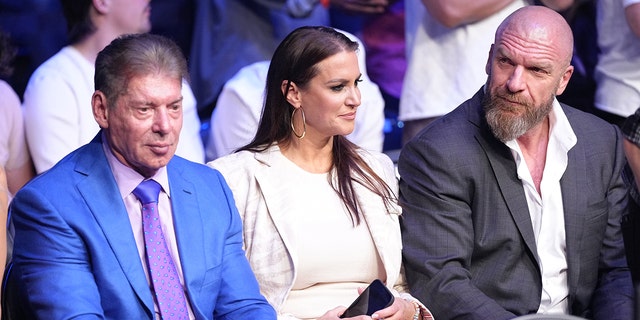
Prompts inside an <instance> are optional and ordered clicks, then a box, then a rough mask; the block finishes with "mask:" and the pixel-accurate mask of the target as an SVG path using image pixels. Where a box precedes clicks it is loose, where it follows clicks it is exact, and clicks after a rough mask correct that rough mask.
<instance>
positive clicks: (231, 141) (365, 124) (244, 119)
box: [206, 31, 384, 160]
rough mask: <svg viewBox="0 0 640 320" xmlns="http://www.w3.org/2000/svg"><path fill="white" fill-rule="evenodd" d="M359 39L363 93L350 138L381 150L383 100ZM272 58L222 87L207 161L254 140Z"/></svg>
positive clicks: (362, 146) (243, 71)
mask: <svg viewBox="0 0 640 320" xmlns="http://www.w3.org/2000/svg"><path fill="white" fill-rule="evenodd" d="M341 32H343V33H344V34H345V35H347V36H348V37H350V38H351V40H353V41H357V42H359V48H360V49H358V52H357V54H358V63H359V66H360V72H361V73H362V82H360V83H359V84H358V87H359V88H360V93H361V96H362V99H361V105H360V106H359V107H358V109H357V113H356V122H355V129H354V130H353V132H352V133H351V134H349V135H348V136H347V138H348V139H349V140H350V141H351V142H353V143H355V144H357V145H358V146H360V147H361V148H363V149H365V150H370V151H378V152H381V151H382V146H383V142H384V131H383V130H384V99H383V98H382V94H381V93H380V89H379V88H378V85H376V84H375V83H373V81H371V79H369V77H368V76H367V70H366V64H365V53H364V45H363V44H362V43H361V42H360V40H358V39H357V38H356V37H355V36H353V35H351V34H349V33H347V32H344V31H341ZM268 70H269V61H259V62H256V63H253V64H250V65H248V66H246V67H244V68H242V69H240V71H238V72H237V73H236V74H235V75H234V76H233V77H232V78H231V79H229V81H227V82H226V83H225V85H224V87H223V88H222V92H221V93H220V96H218V100H217V102H216V106H215V108H214V109H213V113H212V114H211V129H210V131H209V139H208V142H207V147H206V155H207V160H214V159H216V158H218V157H222V156H225V155H227V154H230V153H232V152H233V151H235V150H236V149H238V148H240V147H242V146H244V145H246V144H248V143H249V142H251V140H252V139H253V136H254V135H255V133H256V131H257V129H258V123H259V122H260V115H261V114H262V108H263V106H264V89H265V83H266V79H267V72H268Z"/></svg>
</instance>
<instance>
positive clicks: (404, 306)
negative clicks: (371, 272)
mask: <svg viewBox="0 0 640 320" xmlns="http://www.w3.org/2000/svg"><path fill="white" fill-rule="evenodd" d="M415 312H416V307H415V305H414V304H413V302H411V301H407V300H405V299H402V298H400V297H396V298H395V300H394V301H393V304H392V305H391V306H389V307H387V308H384V309H382V310H379V311H376V312H375V313H374V314H373V315H372V316H371V318H372V319H385V320H412V319H413V315H414V314H415Z"/></svg>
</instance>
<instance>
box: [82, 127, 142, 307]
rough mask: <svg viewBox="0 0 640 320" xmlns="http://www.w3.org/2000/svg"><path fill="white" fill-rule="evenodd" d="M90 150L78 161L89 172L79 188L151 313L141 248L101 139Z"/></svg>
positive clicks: (128, 277)
mask: <svg viewBox="0 0 640 320" xmlns="http://www.w3.org/2000/svg"><path fill="white" fill-rule="evenodd" d="M99 135H100V133H99V134H98V136H99ZM87 150H88V152H87V153H83V154H81V155H79V159H78V164H77V165H76V172H78V173H80V174H83V175H86V179H84V180H81V181H80V182H79V183H78V191H79V192H80V194H81V195H82V197H83V198H84V199H85V203H86V204H87V206H88V207H89V210H90V211H91V213H92V214H93V216H94V217H95V219H96V222H97V223H98V225H99V226H100V228H101V229H102V230H103V234H104V236H105V238H106V239H107V242H109V245H110V248H111V250H112V251H113V254H114V255H115V257H116V259H117V260H118V263H119V264H120V267H121V268H122V271H123V273H124V274H125V276H126V278H127V279H128V280H129V283H130V284H131V287H132V288H133V290H134V291H135V292H136V294H137V295H138V297H139V298H140V300H141V301H143V302H144V304H145V306H146V308H147V311H148V313H149V314H150V315H151V314H152V310H153V298H152V297H151V291H150V290H149V285H148V283H147V279H146V276H145V274H144V270H143V269H142V265H141V263H140V259H139V258H138V257H139V254H138V249H137V246H136V242H135V239H134V237H133V232H132V231H131V223H129V217H128V215H127V211H126V208H125V206H124V202H123V201H122V199H121V198H120V191H119V190H118V187H117V185H116V182H115V179H114V177H113V174H112V172H111V170H110V167H109V164H108V163H107V159H106V157H105V155H104V152H103V151H102V143H101V139H100V138H99V137H98V138H96V139H94V141H92V145H91V147H90V148H87ZM96 155H97V156H96ZM105 249H106V248H105Z"/></svg>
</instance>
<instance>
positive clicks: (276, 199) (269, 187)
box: [255, 147, 298, 265]
mask: <svg viewBox="0 0 640 320" xmlns="http://www.w3.org/2000/svg"><path fill="white" fill-rule="evenodd" d="M275 148H277V147H271V148H270V149H269V150H268V151H266V152H257V153H255V158H256V160H257V161H259V162H262V163H264V164H265V165H264V166H262V167H261V169H260V170H257V171H256V173H255V179H256V181H257V183H258V185H259V186H260V191H261V192H262V194H263V199H264V201H265V203H266V206H267V208H268V210H267V211H268V212H269V215H270V216H271V219H272V221H273V224H274V226H275V227H276V229H277V230H278V234H280V237H281V238H282V241H283V243H284V245H285V247H286V248H287V250H288V251H289V254H290V256H291V260H292V261H293V264H294V265H297V261H298V255H297V252H298V250H297V247H296V242H295V241H292V240H291V238H292V237H294V235H295V234H294V232H295V230H292V229H291V223H289V222H288V220H289V219H295V217H290V216H287V213H294V212H295V210H293V209H291V208H289V206H290V205H291V201H288V199H287V192H286V188H285V185H284V184H283V183H281V178H280V172H278V170H277V169H274V167H272V166H271V163H272V162H273V161H277V160H274V159H273V158H272V157H273V154H272V153H273V152H275V151H274V150H275Z"/></svg>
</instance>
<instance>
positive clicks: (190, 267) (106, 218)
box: [5, 34, 276, 319]
mask: <svg viewBox="0 0 640 320" xmlns="http://www.w3.org/2000/svg"><path fill="white" fill-rule="evenodd" d="M186 76H187V67H186V61H185V60H184V57H183V56H182V54H181V53H180V49H179V48H178V47H177V46H176V45H175V44H174V43H173V42H171V41H170V40H167V39H166V38H163V37H160V36H155V35H149V34H142V35H131V36H124V37H121V38H118V39H116V40H114V41H113V42H112V43H111V44H110V45H109V46H107V47H106V48H105V49H104V50H103V51H101V52H100V54H99V55H98V58H97V61H96V74H95V88H96V91H95V93H94V94H93V97H92V107H93V113H94V117H95V119H96V121H97V122H98V124H99V125H100V127H101V132H100V133H99V134H98V135H97V136H96V138H95V139H93V141H92V142H90V143H89V144H87V145H85V146H83V147H81V148H79V149H78V150H76V151H74V152H72V153H71V154H69V155H68V156H67V157H65V158H64V159H63V160H61V161H60V162H59V163H58V164H57V165H56V166H55V167H53V168H52V169H50V170H49V171H48V172H45V173H44V174H42V175H40V176H39V177H37V178H36V179H34V180H33V181H32V182H31V183H29V184H28V185H27V186H25V187H24V188H23V189H22V190H21V191H20V192H18V194H17V195H16V197H15V200H14V202H13V203H12V207H11V213H10V214H11V219H12V222H13V224H14V226H15V245H14V251H13V254H14V257H13V266H12V269H11V270H10V278H11V280H10V282H12V283H13V285H14V289H15V290H13V291H7V292H5V295H12V294H13V295H15V294H17V293H19V292H21V293H23V295H22V296H20V297H18V298H16V297H13V298H12V299H10V300H11V301H14V302H16V301H17V303H19V304H21V306H18V305H10V307H11V308H12V309H15V308H17V307H21V308H22V309H24V310H28V311H29V313H31V314H30V315H23V316H28V317H29V318H32V317H33V318H41V319H71V318H74V319H77V318H83V319H104V318H106V319H275V318H276V316H275V312H274V311H273V308H272V307H271V306H270V305H269V304H268V303H267V301H266V300H265V299H264V297H263V296H261V295H260V292H259V288H258V284H257V282H256V280H255V277H254V275H253V273H252V271H251V269H250V267H249V265H248V263H247V260H246V258H245V255H244V251H243V250H242V233H241V225H242V223H241V221H240V217H239V215H238V213H237V211H236V208H235V205H234V202H233V197H232V195H231V192H230V190H229V188H228V187H227V185H226V183H225V181H224V179H223V178H222V176H221V175H220V174H219V173H218V172H217V171H214V170H212V169H210V168H208V167H206V166H203V165H200V164H196V163H192V162H189V161H187V160H184V159H182V158H180V157H177V156H174V152H175V150H176V146H177V143H178V136H179V133H180V130H181V127H182V105H181V103H182V96H181V85H182V79H183V78H185V77H186ZM149 186H152V187H149ZM149 188H150V189H154V190H155V193H154V195H150V196H148V195H145V194H144V192H145V191H143V190H146V189H149ZM158 193H159V196H158ZM156 197H157V199H156ZM147 198H149V199H147ZM154 215H156V216H155V218H154ZM149 226H151V227H152V228H153V229H148V227H149ZM150 235H153V236H156V237H155V239H153V241H151V239H150V238H149V236H150ZM156 246H157V247H156ZM156 267H162V270H161V271H158V270H157V269H156ZM9 311H10V310H5V312H9Z"/></svg>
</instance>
